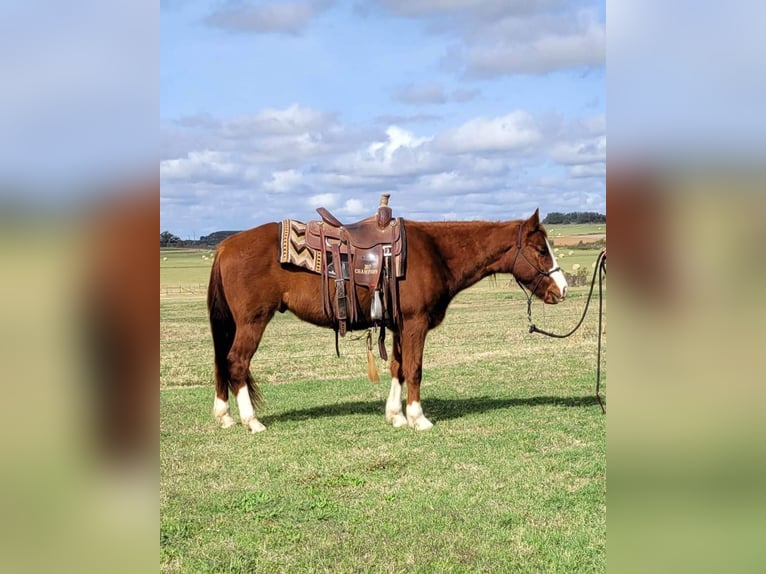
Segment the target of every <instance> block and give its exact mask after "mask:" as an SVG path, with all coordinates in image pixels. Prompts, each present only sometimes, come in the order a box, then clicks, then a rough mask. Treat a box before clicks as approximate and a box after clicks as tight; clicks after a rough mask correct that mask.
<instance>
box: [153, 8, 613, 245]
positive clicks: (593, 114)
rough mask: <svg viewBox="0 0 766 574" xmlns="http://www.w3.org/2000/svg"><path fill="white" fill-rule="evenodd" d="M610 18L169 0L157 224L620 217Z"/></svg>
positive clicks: (582, 13)
mask: <svg viewBox="0 0 766 574" xmlns="http://www.w3.org/2000/svg"><path fill="white" fill-rule="evenodd" d="M605 12H606V8H605V2H604V1H601V2H583V1H571V0H566V1H564V0H523V1H522V0H374V1H369V2H362V1H349V2H342V1H338V0H336V1H332V0H296V1H289V2H270V1H265V2H254V1H246V0H223V1H210V0H188V1H187V0H161V3H160V95H161V98H160V124H161V132H160V135H161V141H160V145H161V163H160V178H161V195H160V220H161V221H160V226H161V230H168V231H170V232H172V233H174V234H176V235H178V236H179V237H181V238H182V239H196V238H198V237H200V236H202V235H207V234H209V233H212V232H213V231H217V230H239V229H247V228H250V227H255V226H257V225H259V224H262V223H265V222H268V221H279V220H281V219H284V218H288V217H289V218H295V219H300V220H303V221H306V220H309V219H313V218H316V213H315V211H314V210H315V209H316V208H317V207H320V206H323V207H326V208H328V209H330V210H331V211H332V212H333V213H334V214H335V215H336V216H338V218H339V219H341V220H344V221H354V220H357V219H361V218H363V217H366V216H368V215H371V214H372V213H373V212H374V210H375V208H376V207H377V205H378V200H379V197H380V195H381V194H382V193H390V194H391V199H390V205H391V207H392V208H393V211H394V214H395V215H399V216H403V217H405V218H407V219H415V220H468V219H485V220H508V219H516V218H520V217H527V216H529V215H530V214H531V213H532V212H533V211H534V210H535V209H536V208H539V209H540V213H541V215H543V216H544V215H545V214H547V213H550V212H552V211H561V212H569V211H597V212H601V213H606V183H605V177H606V115H605V110H606V101H605V100H606V78H605V76H606V74H605V58H606V33H605V29H606V23H605Z"/></svg>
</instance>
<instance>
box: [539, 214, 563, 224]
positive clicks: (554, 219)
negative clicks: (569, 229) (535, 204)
mask: <svg viewBox="0 0 766 574" xmlns="http://www.w3.org/2000/svg"><path fill="white" fill-rule="evenodd" d="M543 223H546V224H549V225H555V224H558V223H566V222H565V221H564V214H563V213H559V212H558V211H553V212H551V213H549V214H548V215H546V216H545V219H543Z"/></svg>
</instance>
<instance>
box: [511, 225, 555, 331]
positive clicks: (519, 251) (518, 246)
mask: <svg viewBox="0 0 766 574" xmlns="http://www.w3.org/2000/svg"><path fill="white" fill-rule="evenodd" d="M523 228H524V223H520V224H519V235H518V237H517V239H516V255H514V257H513V264H512V265H511V275H513V278H514V279H515V280H516V284H517V285H518V286H519V287H521V290H522V291H523V292H524V295H526V297H527V315H528V316H529V321H530V322H532V295H533V294H534V292H535V291H537V288H538V287H539V286H540V282H541V281H542V280H543V279H545V278H546V277H550V276H551V275H552V274H554V273H555V272H556V271H561V267H558V266H557V267H554V268H553V269H551V270H549V271H543V270H542V269H540V268H539V267H538V266H537V265H535V263H533V262H532V261H530V260H529V257H527V256H526V255H524V252H523V250H522V248H521V232H522V230H523ZM519 255H521V256H522V257H523V258H524V261H526V262H527V265H529V266H530V267H532V269H534V270H535V271H537V275H536V276H535V277H536V278H537V282H536V283H535V286H534V287H532V290H531V291H530V292H529V293H527V290H526V289H525V288H524V285H523V284H522V283H521V281H519V279H518V278H517V277H516V274H515V273H514V272H513V271H514V269H516V261H517V260H518V259H519Z"/></svg>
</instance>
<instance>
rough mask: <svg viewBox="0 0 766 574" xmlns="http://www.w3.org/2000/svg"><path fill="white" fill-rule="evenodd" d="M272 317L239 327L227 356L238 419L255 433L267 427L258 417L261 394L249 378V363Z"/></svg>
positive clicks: (270, 315)
mask: <svg viewBox="0 0 766 574" xmlns="http://www.w3.org/2000/svg"><path fill="white" fill-rule="evenodd" d="M271 317H272V314H269V315H268V316H267V317H264V318H258V319H255V320H253V321H252V322H250V323H245V324H241V325H238V326H237V334H236V336H235V337H234V343H233V344H232V346H231V350H230V351H229V355H228V361H229V376H230V380H231V389H232V392H233V393H234V394H235V396H236V397H237V406H238V407H239V418H240V419H241V420H242V424H243V425H245V427H247V428H249V429H250V431H251V432H254V433H257V432H261V431H265V430H266V427H265V426H263V424H261V422H260V421H259V420H258V419H257V418H256V416H255V407H256V406H258V402H259V399H260V392H259V391H258V386H257V385H256V383H255V381H254V380H253V377H252V376H251V375H250V361H251V359H252V358H253V355H254V354H255V352H256V351H257V350H258V345H259V344H260V342H261V337H263V332H264V330H265V329H266V325H267V324H268V322H269V320H270V319H271ZM254 402H255V404H253V403H254Z"/></svg>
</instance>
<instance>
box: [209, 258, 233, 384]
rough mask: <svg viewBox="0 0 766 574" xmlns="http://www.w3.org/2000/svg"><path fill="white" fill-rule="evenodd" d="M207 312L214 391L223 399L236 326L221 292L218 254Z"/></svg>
mask: <svg viewBox="0 0 766 574" xmlns="http://www.w3.org/2000/svg"><path fill="white" fill-rule="evenodd" d="M207 311H208V315H209V316H210V331H211V332H212V334H213V349H214V352H215V391H216V395H217V396H219V397H222V398H224V399H226V398H228V396H229V385H230V383H231V379H230V377H229V360H228V355H229V350H230V349H231V346H232V344H233V343H234V335H235V334H236V332H237V324H236V323H235V322H234V316H233V315H232V314H231V309H230V308H229V303H228V302H227V301H226V294H225V293H224V292H223V281H222V279H221V260H220V253H216V255H215V259H214V260H213V268H212V270H211V271H210V283H209V284H208V288H207Z"/></svg>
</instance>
